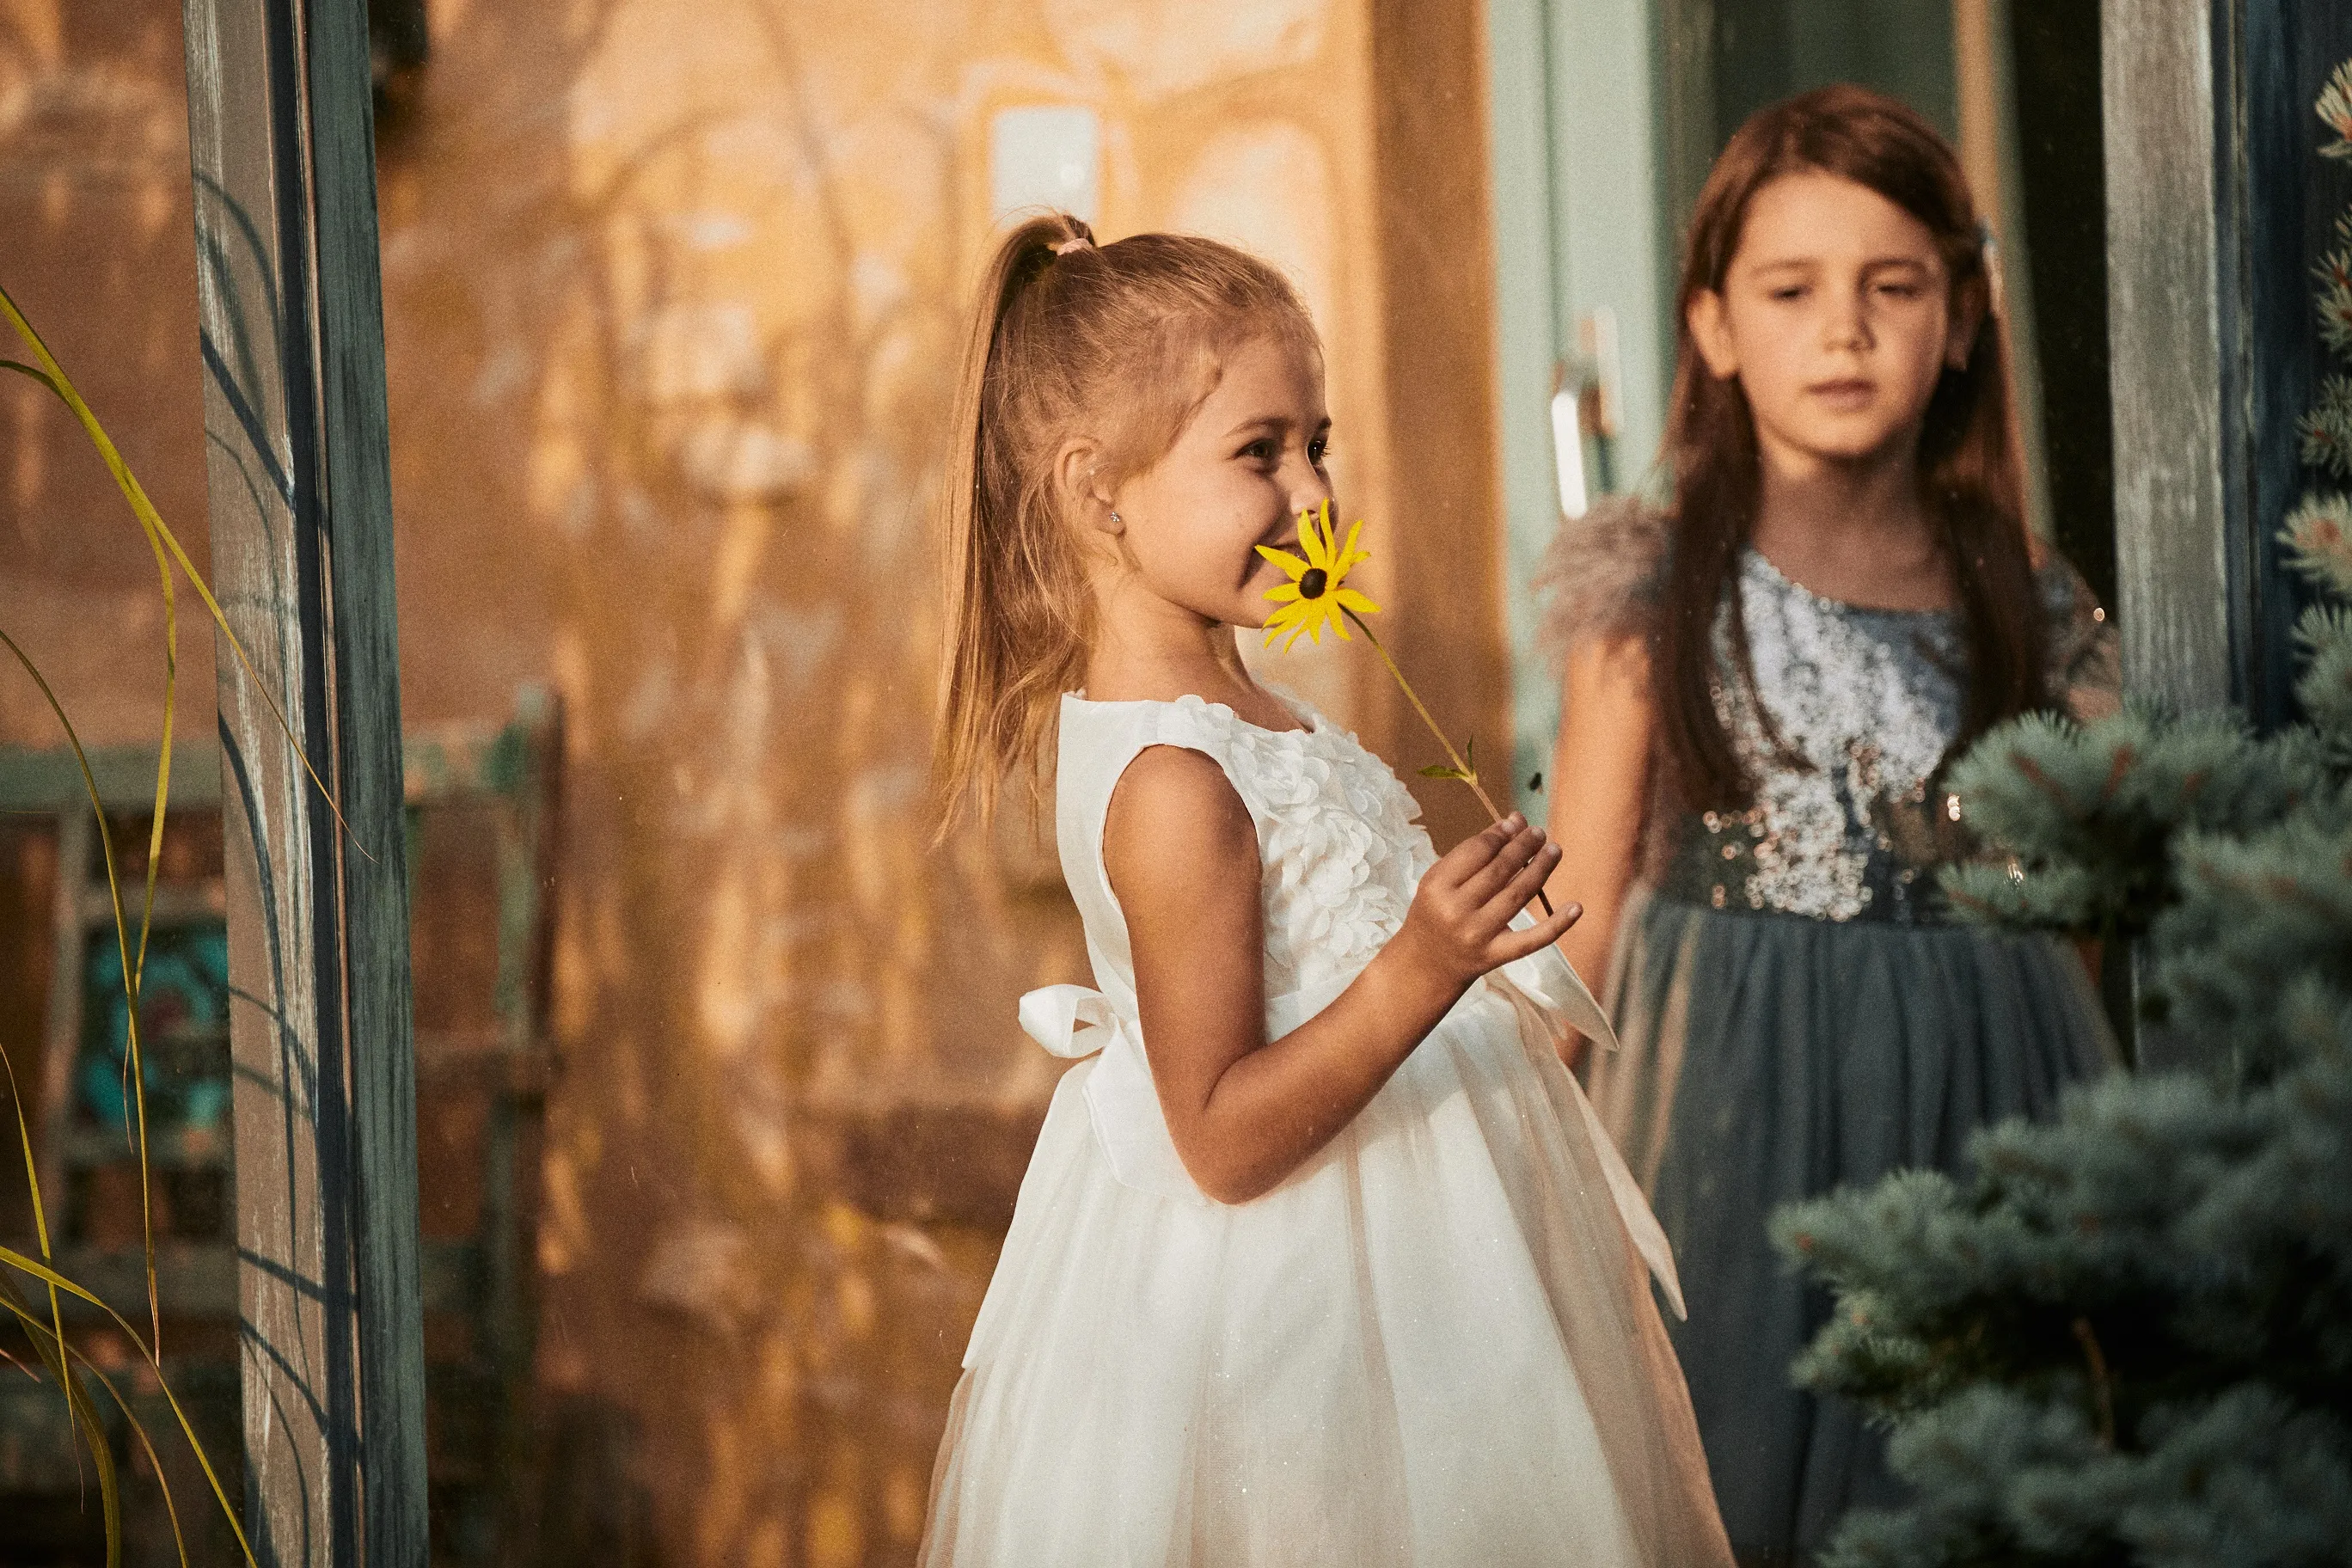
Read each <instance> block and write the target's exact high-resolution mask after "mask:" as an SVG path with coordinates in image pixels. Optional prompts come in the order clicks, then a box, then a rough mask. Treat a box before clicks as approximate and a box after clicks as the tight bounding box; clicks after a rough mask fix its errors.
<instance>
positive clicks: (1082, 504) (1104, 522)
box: [1054, 436, 1127, 536]
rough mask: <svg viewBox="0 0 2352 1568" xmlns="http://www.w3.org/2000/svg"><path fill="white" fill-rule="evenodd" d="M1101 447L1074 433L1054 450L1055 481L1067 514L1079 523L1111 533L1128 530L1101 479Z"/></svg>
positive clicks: (1091, 440)
mask: <svg viewBox="0 0 2352 1568" xmlns="http://www.w3.org/2000/svg"><path fill="white" fill-rule="evenodd" d="M1102 460H1103V449H1102V446H1101V443H1099V442H1097V441H1096V440H1095V439H1094V438H1093V437H1088V436H1073V437H1070V438H1069V439H1068V440H1066V441H1065V442H1063V443H1062V447H1061V450H1060V451H1058V452H1056V453H1055V454H1054V483H1055V486H1056V488H1058V489H1060V490H1061V492H1062V500H1063V503H1064V504H1065V505H1066V506H1067V507H1068V508H1069V509H1070V516H1071V517H1072V518H1074V519H1076V521H1078V522H1079V523H1080V524H1081V525H1083V526H1085V527H1087V528H1091V529H1097V530H1099V531H1102V532H1104V533H1108V534H1112V535H1114V536H1115V535H1118V534H1122V533H1125V532H1126V531H1127V525H1126V524H1125V523H1124V522H1122V521H1119V516H1118V512H1116V511H1114V510H1112V509H1111V504H1110V491H1109V489H1108V487H1106V486H1105V485H1104V484H1103V483H1102V482H1101V479H1100V475H1101V470H1102Z"/></svg>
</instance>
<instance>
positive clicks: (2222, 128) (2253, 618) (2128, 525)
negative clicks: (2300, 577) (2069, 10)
mask: <svg viewBox="0 0 2352 1568" xmlns="http://www.w3.org/2000/svg"><path fill="white" fill-rule="evenodd" d="M2100 45H2101V49H2102V58H2101V75H2102V78H2103V80H2102V94H2101V96H2102V100H2103V110H2104V117H2105V141H2106V186H2107V272H2108V296H2107V299H2108V310H2107V321H2108V328H2107V331H2108V342H2109V343H2110V345H2111V351H2112V361H2111V371H2110V378H2111V385H2112V387H2113V391H2114V406H2115V472H2116V577H2117V583H2116V587H2117V593H2116V598H2117V605H2116V608H2117V611H2118V614H2119V616H2120V619H2121V627H2120V629H2121V632H2122V637H2123V645H2124V680H2125V685H2126V689H2129V690H2130V691H2132V692H2134V693H2135V694H2137V695H2140V696H2147V697H2154V698H2158V699H2160V700H2164V701H2166V702H2168V703H2170V704H2172V705H2173V706H2174V707H2176V708H2179V709H2181V710H2200V709H2204V710H2210V709H2218V708H2221V707H2224V706H2230V707H2236V708H2238V709H2240V710H2243V711H2244V712H2246V713H2247V714H2248V715H2249V716H2250V717H2251V718H2252V720H2253V721H2255V722H2256V723H2258V724H2261V725H2263V726H2265V727H2269V726H2273V725H2276V724H2278V723H2280V722H2282V721H2285V720H2287V719H2289V718H2291V717H2293V715H2294V694H2293V690H2292V672H2293V664H2294V658H2293V655H2294V641H2293V639H2294V619H2295V616H2296V614H2297V612H2298V610H2299V608H2300V606H2301V605H2302V603H2303V602H2304V595H2303V593H2302V590H2301V588H2300V585H2299V584H2297V583H2296V582H2295V581H2294V578H2293V577H2292V575H2291V574H2289V573H2287V572H2286V571H2285V570H2284V566H2283V564H2282V562H2281V559H2280V554H2279V546H2278V540H2277V537H2276V536H2277V533H2278V530H2279V524H2280V521H2281V519H2282V517H2283V516H2284V512H2285V510H2286V509H2287V508H2288V507H2289V506H2290V505H2291V504H2292V503H2293V498H2294V494H2295V492H2296V490H2297V489H2299V488H2300V480H2301V478H2302V476H2301V474H2300V472H2299V462H2298V458H2297V453H2296V450H2295V440H2294V425H2295V420H2296V418H2297V416H2299V415H2300V414H2301V413H2302V412H2303V410H2304V408H2305V406H2306V405H2307V403H2308V401H2309V398H2310V395H2311V392H2312V389H2313V387H2314V385H2315V382H2316V379H2317V376H2318V374H2319V366H2318V363H2317V351H2316V345H2315V341H2314V339H2315V332H2314V331H2313V326H2312V321H2311V316H2310V303H2309V299H2308V289H2309V284H2308V273H2309V267H2310V256H2311V248H2310V246H2309V244H2308V241H2309V239H2310V238H2311V237H2312V231H2313V228H2314V226H2315V223H2316V222H2324V221H2325V219H2324V217H2315V214H2316V213H2318V212H2319V210H2320V209H2321V208H2323V207H2324V206H2325V205H2326V204H2324V203H2318V202H2315V201H2313V200H2312V199H2311V197H2312V196H2313V195H2314V189H2313V178H2314V176H2313V174H2312V170H2313V166H2314V164H2315V163H2316V159H2315V157H2314V155H2313V149H2314V147H2315V143H2316V140H2317V137H2318V133H2319V131H2318V125H2317V122H2316V121H2314V120H2313V119H2312V118H2311V116H2310V105H2311V101H2312V100H2313V98H2314V97H2315V94H2316V92H2317V90H2318V83H2319V81H2320V80H2322V79H2324V74H2325V72H2326V69H2327V68H2328V67H2330V66H2332V65H2333V64H2334V63H2335V61H2336V60H2337V59H2340V58H2343V57H2344V56H2345V55H2347V54H2352V9H2348V8H2347V7H2345V6H2344V5H2342V4H2341V0H2102V3H2101V8H2100ZM2198 1054H2199V1048H2198V1046H2197V1043H2196V1042H2194V1041H2189V1040H2183V1039H2178V1038H2173V1037H2170V1036H2168V1034H2167V1033H2166V1032H2165V1031H2163V1030H2161V1029H2152V1030H2147V1031H2144V1032H2143V1034H2142V1037H2141V1039H2140V1041H2139V1043H2138V1053H2137V1059H2138V1060H2139V1062H2140V1063H2141V1064H2142V1065H2143V1066H2153V1067H2163V1066H2173V1065H2179V1064H2181V1063H2184V1062H2188V1061H2190V1060H2193V1059H2195V1058H2197V1056H2198Z"/></svg>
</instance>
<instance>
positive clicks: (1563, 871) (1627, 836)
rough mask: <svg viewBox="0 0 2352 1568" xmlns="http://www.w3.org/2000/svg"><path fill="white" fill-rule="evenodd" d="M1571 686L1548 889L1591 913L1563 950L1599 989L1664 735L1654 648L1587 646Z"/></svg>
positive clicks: (1574, 661) (1614, 642) (1554, 783)
mask: <svg viewBox="0 0 2352 1568" xmlns="http://www.w3.org/2000/svg"><path fill="white" fill-rule="evenodd" d="M1564 685H1565V689H1564V690H1563V691H1562V693H1561V702H1560V709H1561V718H1560V725H1559V744H1558V745H1557V746H1556V747H1555V748H1554V749H1553V752H1552V759H1551V778H1550V779H1549V784H1550V785H1551V793H1550V801H1551V838H1552V842H1553V843H1554V844H1557V845H1558V846H1559V849H1560V859H1559V866H1558V868H1555V869H1554V870H1553V872H1552V874H1551V879H1550V881H1549V884H1548V886H1547V889H1546V890H1547V892H1548V894H1549V897H1550V899H1551V901H1552V904H1553V906H1554V907H1555V908H1557V907H1559V905H1561V904H1564V903H1569V902H1577V903H1581V904H1582V905H1583V906H1584V911H1585V917H1584V919H1583V920H1581V921H1578V922H1577V923H1576V927H1575V929H1574V930H1572V931H1570V932H1569V933H1568V935H1567V936H1565V937H1563V938H1561V939H1560V944H1559V947H1560V952H1563V953H1565V954H1567V956H1568V961H1569V962H1570V963H1572V964H1574V965H1575V966H1576V972H1577V973H1579V974H1580V975H1582V976H1583V977H1584V980H1585V983H1586V984H1589V985H1591V987H1592V988H1593V989H1594V991H1596V992H1597V991H1599V990H1600V989H1601V984H1602V983H1603V982H1604V981H1605V980H1606V979H1607V978H1608V973H1607V971H1608V967H1609V955H1610V950H1611V948H1612V945H1613V944H1614V943H1615V942H1616V939H1617V922H1618V917H1619V916H1620V915H1621V914H1622V912H1623V910H1624V907H1625V895H1626V893H1627V891H1628V890H1629V889H1631V888H1632V886H1633V871H1634V859H1635V856H1636V853H1637V851H1638V849H1639V847H1640V844H1641V837H1642V814H1643V809H1644V807H1645V805H1646V804H1647V799H1648V795H1649V788H1650V743H1651V740H1652V738H1653V734H1654V731H1655V729H1656V715H1655V713H1654V710H1653V708H1652V704H1651V699H1650V656H1649V650H1648V649H1647V648H1646V647H1644V646H1643V642H1642V640H1641V639H1640V638H1639V637H1618V638H1614V639H1607V640H1603V639H1597V638H1596V639H1588V640H1586V641H1584V642H1580V643H1579V644H1577V645H1576V647H1575V648H1574V649H1573V650H1572V651H1571V652H1570V655H1569V658H1568V675H1567V679H1566V681H1565V683H1564Z"/></svg>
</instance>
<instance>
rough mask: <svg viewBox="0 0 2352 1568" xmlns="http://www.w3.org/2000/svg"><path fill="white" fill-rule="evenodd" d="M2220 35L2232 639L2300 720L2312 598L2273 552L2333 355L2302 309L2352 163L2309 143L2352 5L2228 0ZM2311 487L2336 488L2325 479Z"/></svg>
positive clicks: (2268, 692) (2254, 681) (2253, 674)
mask: <svg viewBox="0 0 2352 1568" xmlns="http://www.w3.org/2000/svg"><path fill="white" fill-rule="evenodd" d="M2231 19H2232V22H2233V26H2232V29H2231V38H2230V45H2231V52H2232V53H2233V54H2234V55H2235V57H2236V58H2237V60H2238V62H2239V63H2238V67H2237V69H2236V70H2235V71H2234V72H2233V73H2232V79H2233V81H2234V84H2235V88H2236V95H2235V102H2234V104H2233V105H2232V112H2231V114H2230V115H2229V116H2228V119H2227V121H2225V124H2226V127H2227V133H2228V134H2230V135H2231V136H2233V137H2234V138H2235V139H2236V141H2237V142H2238V143H2239V146H2240V149H2241V151H2240V153H2239V155H2238V156H2237V157H2235V158H2232V159H2231V160H2230V161H2229V162H2228V163H2227V164H2226V165H2225V167H2226V170H2227V173H2228V174H2229V176H2230V184H2229V187H2228V195H2227V198H2226V199H2225V201H2224V203H2223V211H2224V216H2225V220H2226V221H2227V222H2228V223H2229V225H2230V226H2231V229H2232V230H2233V231H2234V232H2235V233H2236V234H2237V236H2238V242H2237V243H2236V244H2235V245H2232V246H2230V247H2225V249H2224V253H2223V255H2224V267H2223V289H2224V297H2225V300H2230V301H2231V302H2232V308H2231V309H2229V310H2225V312H2224V316H2223V321H2224V324H2225V330H2226V331H2227V333H2228V337H2229V343H2228V347H2229V351H2230V352H2229V353H2227V354H2226V355H2225V358H2224V361H2223V364H2224V367H2225V369H2226V370H2227V371H2228V372H2229V373H2230V374H2231V380H2232V382H2233V384H2234V385H2235V386H2236V387H2237V388H2239V389H2240V390H2238V391H2235V392H2231V393H2225V395H2224V396H2223V399H2222V406H2223V408H2224V409H2225V410H2226V411H2228V412H2229V413H2231V414H2232V415H2234V416H2236V423H2235V427H2234V428H2233V430H2232V431H2231V436H2232V437H2233V438H2232V441H2231V445H2232V446H2233V447H2235V448H2236V451H2237V453H2238V454H2239V458H2240V460H2241V461H2242V462H2243V464H2244V469H2245V471H2244V478H2243V481H2242V484H2241V485H2240V486H2239V487H2237V491H2236V495H2235V497H2234V500H2235V501H2236V506H2235V507H2234V508H2233V510H2242V513H2243V516H2242V520H2238V519H2233V523H2234V526H2233V527H2232V530H2231V534H2232V538H2233V541H2234V542H2235V545H2236V548H2237V550H2238V551H2239V552H2240V554H2239V557H2238V559H2237V560H2236V561H2235V565H2236V567H2237V569H2238V570H2239V571H2240V572H2241V573H2242V574H2243V575H2244V577H2245V580H2246V583H2247V591H2246V595H2245V598H2246V601H2247V604H2246V616H2247V625H2246V629H2245V634H2244V637H2242V641H2241V646H2240V647H2239V649H2238V654H2239V657H2240V658H2242V660H2243V661H2244V665H2245V676H2244V686H2245V689H2246V694H2247V706H2248V708H2249V710H2251V712H2252V716H2253V718H2254V721H2256V722H2257V723H2258V724H2261V725H2262V726H2263V727H2264V728H2266V729H2267V728H2273V727H2275V726H2277V725H2280V724H2283V723H2286V722H2288V721H2292V720H2294V719H2295V718H2296V717H2298V716H2299V715H2298V711H2297V707H2296V704H2295V700H2294V677H2295V669H2296V666H2297V663H2298V660H2297V658H2296V654H2297V649H2296V647H2295V640H2294V624H2295V620H2296V617H2297V616H2300V615H2301V614H2302V612H2303V610H2304V608H2305V605H2309V604H2311V603H2312V602H2313V601H2314V599H2315V594H2314V592H2313V590H2312V586H2311V584H2308V583H2307V582H2305V580H2304V579H2302V578H2301V577H2300V576H2299V575H2298V574H2295V573H2294V572H2292V571H2290V570H2288V569H2287V568H2286V566H2285V564H2284V561H2283V559H2282V550H2281V544H2280V541H2279V530H2280V528H2281V526H2282V525H2283V524H2284V522H2285V521H2286V514H2287V512H2288V511H2289V510H2292V509H2293V508H2294V505H2295V504H2296V503H2297V502H2298V501H2300V500H2302V498H2303V496H2304V494H2305V491H2307V490H2309V489H2312V488H2314V484H2315V481H2320V480H2321V479H2322V478H2323V476H2321V475H2319V474H2317V473H2315V472H2314V471H2313V470H2311V469H2308V468H2305V466H2304V463H2303V456H2302V451H2301V441H2300V439H2299V437H2298V432H2297V429H2296V424H2297V421H2298V420H2300V419H2301V417H2302V416H2303V414H2304V412H2305V410H2306V409H2308V408H2309V407H2310V406H2311V405H2312V404H2313V402H2314V401H2315V399H2316V398H2317V395H2318V393H2319V389H2320V385H2321V383H2322V382H2323V380H2324V379H2325V377H2326V375H2327V374H2330V373H2332V372H2334V371H2336V369H2337V368H2339V367H2338V366H2337V364H2336V363H2334V356H2332V355H2330V354H2329V353H2327V351H2326V347H2325V345H2324V344H2323V343H2322V342H2320V338H2319V333H2318V331H2317V330H2316V325H2315V318H2314V313H2313V310H2312V289H2313V282H2314V279H2313V269H2314V268H2315V267H2317V266H2318V265H2319V261H2320V258H2322V257H2323V256H2325V255H2326V254H2327V252H2328V251H2329V250H2330V249H2332V248H2334V247H2335V246H2336V244H2337V243H2339V241H2338V240H2337V239H2336V234H2335V225H2336V217H2337V215H2339V214H2341V213H2342V212H2343V211H2344V210H2345V208H2346V207H2347V205H2352V164H2347V163H2341V162H2338V161H2336V160H2334V159H2330V158H2323V157H2322V156H2320V154H2319V151H2318V142H2319V139H2320V136H2321V130H2320V124H2319V120H2318V117H2317V116H2316V115H2315V114H2314V113H2313V112H2312V109H2313V105H2314V104H2315V102H2316V101H2317V100H2318V98H2319V94H2320V91H2321V89H2324V88H2325V87H2326V85H2327V79H2328V76H2329V74H2330V73H2331V72H2333V71H2334V70H2335V69H2336V67H2337V66H2338V65H2339V64H2341V63H2342V62H2343V61H2344V60H2345V59H2347V58H2352V5H2346V4H2345V3H2344V0H2284V4H2274V5H2272V4H2266V5H2246V4H2243V3H2241V4H2240V5H2237V6H2235V7H2233V9H2232V13H2231ZM2321 488H2325V489H2339V488H2341V487H2340V484H2339V483H2338V482H2337V481H2336V480H2335V479H2327V480H2326V482H2325V483H2324V484H2323V485H2322V486H2321Z"/></svg>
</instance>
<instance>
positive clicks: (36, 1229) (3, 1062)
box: [0, 1046, 73, 1412]
mask: <svg viewBox="0 0 2352 1568" xmlns="http://www.w3.org/2000/svg"><path fill="white" fill-rule="evenodd" d="M0 1072H5V1073H6V1074H7V1075H8V1103H9V1104H10V1105H11V1106H14V1107H15V1108H16V1143H17V1146H18V1147H19V1148H21V1149H23V1150H24V1151H25V1185H26V1189H27V1190H28V1191H29V1192H30V1193H31V1194H32V1199H33V1239H34V1240H35V1241H36V1242H37V1243H38V1244H39V1246H40V1248H41V1261H42V1262H44V1263H49V1262H54V1261H55V1258H53V1257H52V1256H51V1254H50V1252H49V1218H48V1215H47V1214H46V1213H44V1212H43V1211H42V1208H41V1173H40V1172H39V1170H38V1169H37V1168H36V1165H35V1162H34V1159H33V1130H32V1129H31V1128H30V1127H29V1126H27V1125H26V1122H25V1096H24V1093H23V1091H22V1090H20V1089H17V1087H16V1063H15V1062H12V1061H10V1060H9V1059H8V1047H5V1046H0ZM49 1322H50V1326H51V1327H52V1329H53V1330H54V1331H55V1332H56V1334H57V1336H58V1343H59V1344H63V1343H65V1338H66V1320H65V1314H64V1312H63V1311H62V1310H60V1309H59V1308H58V1293H57V1292H56V1291H55V1290H51V1291H50V1292H49ZM66 1408H67V1409H68V1411H69V1412H70V1411H71V1410H72V1408H73V1401H72V1400H71V1399H68V1400H67V1401H66Z"/></svg>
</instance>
